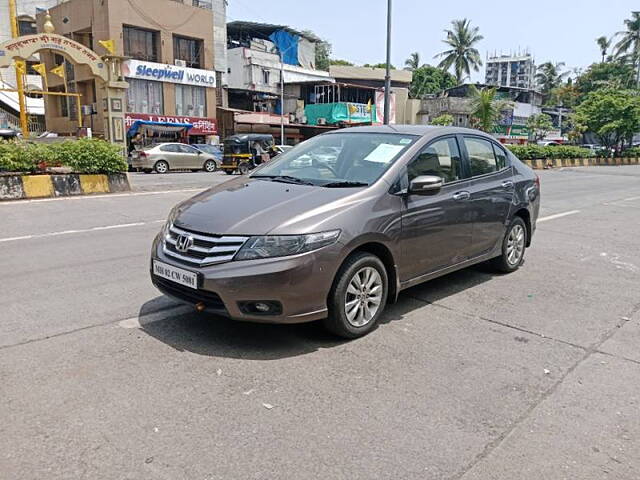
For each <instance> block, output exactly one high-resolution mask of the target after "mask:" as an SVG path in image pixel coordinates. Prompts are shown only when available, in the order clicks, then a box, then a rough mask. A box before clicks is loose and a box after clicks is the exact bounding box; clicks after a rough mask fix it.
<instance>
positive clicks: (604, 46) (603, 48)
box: [596, 35, 611, 63]
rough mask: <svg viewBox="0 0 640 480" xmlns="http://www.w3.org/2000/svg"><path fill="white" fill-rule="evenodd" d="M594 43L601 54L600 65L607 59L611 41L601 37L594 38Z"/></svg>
mask: <svg viewBox="0 0 640 480" xmlns="http://www.w3.org/2000/svg"><path fill="white" fill-rule="evenodd" d="M596 43H597V44H598V47H600V53H602V63H604V61H605V60H606V58H607V52H608V51H609V47H611V39H610V38H607V37H605V36H604V35H603V36H602V37H598V38H596Z"/></svg>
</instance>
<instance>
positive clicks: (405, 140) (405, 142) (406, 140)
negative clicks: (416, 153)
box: [399, 138, 411, 145]
mask: <svg viewBox="0 0 640 480" xmlns="http://www.w3.org/2000/svg"><path fill="white" fill-rule="evenodd" d="M399 143H400V145H409V144H410V143H411V139H410V138H401V139H400V142H399Z"/></svg>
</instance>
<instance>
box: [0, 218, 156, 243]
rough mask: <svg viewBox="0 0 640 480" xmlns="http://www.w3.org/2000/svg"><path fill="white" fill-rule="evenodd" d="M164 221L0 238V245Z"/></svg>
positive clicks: (148, 223)
mask: <svg viewBox="0 0 640 480" xmlns="http://www.w3.org/2000/svg"><path fill="white" fill-rule="evenodd" d="M165 221H166V220H153V221H151V222H136V223H121V224H119V225H106V226H103V227H93V228H86V229H83V230H63V231H61V232H49V233H37V234H34V235H22V236H20V237H8V238H0V243H6V242H17V241H18V240H33V239H34V238H46V237H58V236H60V235H72V234H75V233H89V232H101V231H104V230H116V229H119V228H132V227H142V226H144V225H152V224H154V223H163V222H165Z"/></svg>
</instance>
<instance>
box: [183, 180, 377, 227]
mask: <svg viewBox="0 0 640 480" xmlns="http://www.w3.org/2000/svg"><path fill="white" fill-rule="evenodd" d="M368 190H370V189H366V190H365V189H361V188H357V189H354V188H322V187H314V186H310V185H297V184H289V183H281V182H272V181H269V180H258V179H252V178H238V179H236V180H232V181H229V182H226V183H224V184H222V185H218V186H216V187H213V188H210V189H208V190H205V191H204V192H202V193H200V194H198V195H196V196H195V197H193V198H191V199H189V200H187V201H185V202H183V203H181V204H180V205H179V206H178V213H177V216H176V218H175V220H174V223H175V224H176V225H177V226H179V227H183V228H186V229H189V230H193V231H197V232H203V233H211V234H224V235H230V234H231V235H266V234H283V235H285V234H304V233H313V232H320V231H324V230H328V229H332V228H339V226H336V225H335V224H334V223H333V222H332V220H333V219H334V218H335V217H336V216H338V214H340V213H344V211H345V210H348V209H350V208H354V207H356V206H357V205H360V204H361V203H362V202H364V201H366V200H367V199H368V198H369V197H370V195H371V194H370V193H368Z"/></svg>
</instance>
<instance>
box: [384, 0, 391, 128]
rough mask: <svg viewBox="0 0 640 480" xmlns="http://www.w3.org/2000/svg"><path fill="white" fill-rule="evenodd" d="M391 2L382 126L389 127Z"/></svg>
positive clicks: (388, 6) (388, 21) (388, 8)
mask: <svg viewBox="0 0 640 480" xmlns="http://www.w3.org/2000/svg"><path fill="white" fill-rule="evenodd" d="M391 2H392V0H387V72H386V74H385V77H384V124H385V125H389V95H390V94H391Z"/></svg>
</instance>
